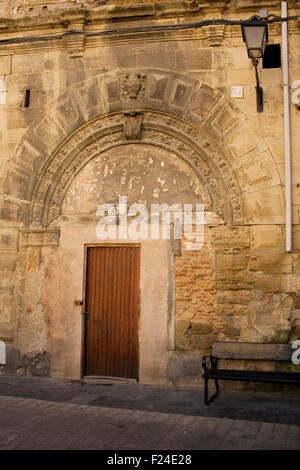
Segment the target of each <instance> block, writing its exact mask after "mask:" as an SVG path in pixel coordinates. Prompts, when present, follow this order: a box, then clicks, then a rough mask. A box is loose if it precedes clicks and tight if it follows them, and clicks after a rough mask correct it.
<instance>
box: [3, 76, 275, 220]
mask: <svg viewBox="0 0 300 470" xmlns="http://www.w3.org/2000/svg"><path fill="white" fill-rule="evenodd" d="M57 103H58V104H57V106H56V107H55V106H53V108H52V110H51V113H48V114H47V115H42V116H39V117H38V118H37V119H36V121H35V122H33V123H32V124H31V125H30V126H29V128H28V130H27V132H26V134H25V135H24V136H23V138H22V139H21V142H20V143H19V145H18V148H17V150H16V154H15V158H14V159H13V160H12V161H10V163H9V165H8V168H7V171H6V177H5V178H4V188H3V189H4V197H3V206H2V216H3V217H4V218H6V219H8V220H13V221H18V222H19V223H20V224H22V225H23V226H25V227H28V226H38V227H47V226H48V224H49V223H50V222H51V221H52V220H53V219H55V218H56V217H57V216H59V214H60V210H61V205H62V202H63V199H64V195H65V192H66V190H67V189H68V187H69V185H70V183H71V181H72V180H73V178H74V177H75V176H76V174H77V173H78V172H79V171H80V170H81V168H83V167H84V166H85V165H86V164H87V163H88V161H90V160H91V159H92V158H94V157H95V156H97V155H99V154H100V153H101V152H104V151H106V150H107V149H109V148H112V147H114V146H119V145H124V144H128V143H129V142H140V143H148V144H151V145H157V146H160V147H163V148H166V149H168V150H170V151H171V152H173V153H175V154H177V155H178V157H180V158H182V159H184V160H185V161H186V162H187V163H188V164H189V165H190V166H191V167H192V168H193V169H194V171H195V172H196V173H197V175H198V176H199V178H200V179H201V181H202V182H203V183H204V185H205V187H206V190H207V194H206V198H207V201H208V202H209V205H210V208H211V210H213V211H215V212H216V213H217V214H218V215H220V216H221V217H222V218H224V220H225V221H226V222H228V223H230V224H243V223H244V221H245V217H244V216H245V212H244V204H243V198H242V191H241V188H240V186H239V183H238V180H237V177H236V174H238V169H239V163H237V162H239V161H241V162H243V156H244V155H246V156H248V157H249V156H250V157H251V156H252V155H257V154H258V155H259V154H262V153H263V152H266V150H267V148H266V145H265V144H264V143H263V142H262V141H259V139H258V138H256V137H254V135H253V137H251V134H250V133H251V129H250V126H249V123H248V122H247V120H246V118H245V116H244V115H243V114H242V113H241V112H240V110H239V109H237V108H236V107H234V106H233V104H232V103H231V102H230V101H229V100H228V99H227V98H226V97H225V96H224V95H223V94H222V93H221V92H220V91H218V90H215V89H212V88H211V87H209V86H208V85H206V84H205V83H200V82H199V81H197V80H195V79H193V78H190V77H188V76H186V75H182V74H177V73H173V72H169V71H164V70H155V69H146V70H145V69H144V70H137V69H128V70H122V71H117V72H114V73H106V74H103V75H102V76H100V77H95V78H92V79H87V80H85V81H83V82H81V83H80V84H79V85H78V84H76V86H73V87H69V88H68V89H67V91H66V92H65V93H63V94H62V95H61V96H60V97H59V99H58V100H57ZM252 132H253V131H252ZM253 134H254V133H253ZM241 143H242V145H241ZM270 160H272V158H271V157H270V158H269V161H268V168H271V167H272V164H273V162H272V161H270ZM247 164H248V165H249V160H247ZM241 165H243V163H242V164H241ZM272 172H273V171H272V169H271V170H270V173H272ZM264 182H265V180H264Z"/></svg>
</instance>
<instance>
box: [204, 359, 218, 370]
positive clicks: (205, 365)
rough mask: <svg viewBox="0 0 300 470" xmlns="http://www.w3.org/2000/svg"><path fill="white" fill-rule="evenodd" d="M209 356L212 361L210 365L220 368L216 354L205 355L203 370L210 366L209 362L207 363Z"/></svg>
mask: <svg viewBox="0 0 300 470" xmlns="http://www.w3.org/2000/svg"><path fill="white" fill-rule="evenodd" d="M208 358H209V361H210V367H211V368H212V369H217V368H218V359H217V358H216V357H214V356H203V357H202V367H203V370H207V368H208V364H207V360H208Z"/></svg>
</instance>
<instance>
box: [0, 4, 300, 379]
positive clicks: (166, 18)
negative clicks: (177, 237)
mask: <svg viewBox="0 0 300 470" xmlns="http://www.w3.org/2000/svg"><path fill="white" fill-rule="evenodd" d="M175 3H176V5H175ZM254 3H255V4H253V2H236V1H231V2H225V1H224V2H222V1H220V2H217V3H215V2H214V5H212V2H205V1H202V0H199V1H196V2H180V1H178V2H164V1H161V2H156V3H155V5H154V3H153V2H152V3H151V2H149V3H147V2H133V1H132V2H130V1H129V0H128V1H126V2H125V1H124V2H122V1H119V2H117V1H107V2H89V1H85V2H81V5H80V6H78V2H76V1H70V2H67V1H65V2H63V1H61V2H52V1H51V2H46V4H45V5H44V4H42V3H41V2H39V1H28V2H26V1H12V2H3V1H0V15H1V16H2V17H5V18H4V20H3V21H2V22H1V29H0V40H1V39H9V38H19V39H21V38H22V37H25V36H26V37H29V36H52V37H53V39H51V40H50V39H49V38H48V39H47V40H45V41H37V42H29V41H28V42H26V43H22V44H19V43H17V42H14V43H11V44H3V43H0V117H1V118H0V188H1V190H0V202H1V219H0V257H1V258H0V271H1V276H0V294H1V297H0V339H3V340H5V342H6V343H7V344H8V345H10V346H11V348H12V349H11V351H12V352H11V357H12V358H13V359H12V363H13V364H15V366H14V367H13V368H11V369H10V371H12V370H15V371H17V373H34V372H33V370H34V366H35V364H37V366H36V370H37V371H39V370H42V371H44V372H45V373H49V367H48V366H47V365H45V364H46V362H47V361H48V359H45V357H47V352H48V349H49V344H48V343H49V325H48V322H47V318H46V315H45V312H44V309H43V307H42V291H43V289H44V288H45V286H46V285H47V286H48V287H49V285H50V286H51V279H50V278H49V276H48V275H47V271H46V270H45V266H46V264H47V260H48V259H49V257H50V256H52V254H53V253H54V252H55V250H56V249H57V246H58V245H59V227H60V224H61V223H63V222H66V218H67V217H68V218H69V220H72V221H73V222H74V220H75V221H76V222H77V223H79V224H82V225H83V224H85V223H86V222H87V221H92V220H94V219H95V209H96V207H97V204H99V203H101V202H113V201H115V200H116V198H117V196H118V195H119V194H127V195H128V197H129V203H132V202H147V203H151V202H169V203H172V202H179V203H184V202H187V201H189V202H190V203H195V202H198V203H200V202H201V203H202V202H204V204H205V209H206V211H211V212H212V213H214V214H215V215H216V217H217V218H218V220H219V222H218V223H207V224H206V232H205V235H206V236H205V245H204V247H203V249H202V250H200V251H198V252H193V251H190V250H187V249H185V248H184V243H182V251H181V256H176V257H175V273H176V277H175V281H174V289H175V291H176V300H175V307H176V315H175V331H176V338H175V345H176V351H177V352H178V357H179V356H180V357H182V358H183V359H184V360H183V363H184V364H190V367H185V366H182V364H183V363H182V362H181V359H178V358H177V359H176V358H174V357H175V356H174V354H173V353H170V357H172V359H171V361H170V364H171V365H170V369H169V378H170V380H172V381H173V382H176V381H178V380H179V379H180V376H184V375H187V376H189V375H197V374H198V372H197V370H199V357H200V355H201V354H202V353H203V352H207V351H208V350H209V348H210V345H211V343H212V341H213V340H214V339H215V338H218V339H224V340H237V341H238V340H242V341H266V342H269V341H270V342H275V341H278V342H281V341H283V342H290V341H292V340H293V339H298V338H299V334H300V331H299V330H300V313H299V312H300V294H299V290H300V289H299V288H300V274H299V272H300V271H299V259H298V258H299V254H298V250H299V248H300V236H299V234H300V229H299V209H300V201H299V194H300V193H299V191H300V190H299V184H298V179H299V177H300V167H299V164H298V163H297V154H298V148H299V138H300V137H299V132H298V128H299V119H300V117H299V116H300V115H299V110H297V108H296V107H294V106H293V107H292V109H291V121H292V126H291V127H292V155H293V158H292V172H293V179H292V195H293V197H292V199H293V247H294V251H293V253H286V252H285V227H284V222H285V198H284V189H285V188H284V151H283V116H282V114H283V102H282V71H281V69H270V70H268V69H261V70H260V72H259V73H260V78H261V82H262V85H263V88H264V100H265V109H264V112H263V113H260V114H257V112H256V96H255V77H254V71H253V68H252V65H251V62H250V61H249V59H248V57H247V53H246V49H245V45H244V44H243V42H242V37H241V32H240V28H239V27H234V26H226V27H225V26H224V25H220V26H214V27H210V26H206V27H203V28H199V29H195V28H191V29H186V30H181V31H178V30H175V31H171V30H168V31H166V30H165V31H151V32H148V33H145V32H140V33H138V32H136V33H132V34H129V33H126V34H121V33H120V32H115V33H111V34H110V35H109V36H108V35H105V34H104V33H103V34H99V35H98V36H93V35H92V34H93V33H95V31H98V32H99V31H104V30H105V29H110V30H113V29H116V28H118V29H120V28H123V27H137V26H139V27H141V26H161V27H163V26H164V25H165V24H170V25H172V24H173V25H175V24H178V22H180V21H185V22H195V21H201V20H202V19H203V18H218V17H224V18H227V19H240V18H241V17H243V18H248V17H249V16H251V15H252V14H255V13H257V11H258V9H259V7H267V8H269V11H270V12H271V13H274V14H280V12H279V10H278V8H279V3H278V2H273V1H268V2H263V1H261V2H254ZM43 6H47V8H45V9H43V8H42V7H43ZM299 12H300V4H299V2H297V1H294V2H291V9H290V14H299ZM128 16H129V17H130V20H128ZM141 18H143V19H141ZM72 31H76V33H74V34H73V33H72ZM86 33H88V34H89V35H88V36H85V34H86ZM54 36H55V38H54ZM269 39H270V43H275V44H276V43H280V42H281V36H280V25H279V24H273V25H270V27H269ZM289 42H290V59H291V60H290V74H291V77H290V79H291V82H292V81H294V80H297V79H299V78H300V77H299V76H298V75H299V60H298V59H299V50H300V36H299V23H298V22H292V23H290V24H289ZM234 85H242V86H243V87H244V88H243V97H242V98H231V86H234ZM29 89H30V92H31V93H30V106H29V107H28V108H25V107H24V94H25V90H29ZM125 148H126V151H125V150H124V149H125ZM122 149H123V150H122ZM142 149H144V150H143V151H142ZM146 149H148V150H146ZM149 149H151V151H150V150H149ZM139 150H141V151H140V153H139ZM147 152H148V153H147ZM151 160H152V161H153V162H152V163H151ZM162 161H163V162H167V164H166V166H164V167H162V166H161V162H162ZM151 168H152V169H151ZM153 169H154V170H153ZM159 170H161V174H159V173H160V172H159ZM95 172H96V173H97V172H99V174H97V178H94V174H95ZM107 172H109V173H107ZM102 173H103V174H102ZM93 178H94V180H93ZM174 180H175V181H176V184H175V183H174ZM106 182H107V184H106V185H105V183H106ZM102 183H103V184H102ZM103 185H104V186H105V190H104V191H101V186H103ZM123 186H124V188H125V187H126V191H125V192H124V191H123ZM91 188H92V189H91ZM164 190H168V191H164ZM176 198H179V199H180V200H178V201H176ZM220 220H222V222H220ZM183 242H184V240H183ZM48 287H47V288H48ZM28 357H29V358H31V359H30V361H31V362H30V361H29V362H28ZM41 358H42V359H41ZM172 361H173V362H172ZM176 361H177V362H176ZM189 361H190V362H189ZM47 367H48V369H47ZM38 373H40V372H38Z"/></svg>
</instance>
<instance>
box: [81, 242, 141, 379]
mask: <svg viewBox="0 0 300 470" xmlns="http://www.w3.org/2000/svg"><path fill="white" fill-rule="evenodd" d="M86 266H87V272H86V301H85V310H86V311H87V312H89V313H88V315H86V316H85V357H84V375H86V376H87V375H89V376H108V377H120V378H121V377H122V378H131V379H137V378H138V354H139V350H138V322H139V277H140V269H139V266H140V248H139V246H115V247H112V246H105V247H102V246H101V247H88V248H87V264H86Z"/></svg>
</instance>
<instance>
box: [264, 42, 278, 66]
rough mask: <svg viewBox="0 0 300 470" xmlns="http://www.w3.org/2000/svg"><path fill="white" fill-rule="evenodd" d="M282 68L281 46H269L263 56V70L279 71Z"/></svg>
mask: <svg viewBox="0 0 300 470" xmlns="http://www.w3.org/2000/svg"><path fill="white" fill-rule="evenodd" d="M280 67H281V50H280V44H267V46H266V50H265V53H264V56H263V69H279V68H280Z"/></svg>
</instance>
